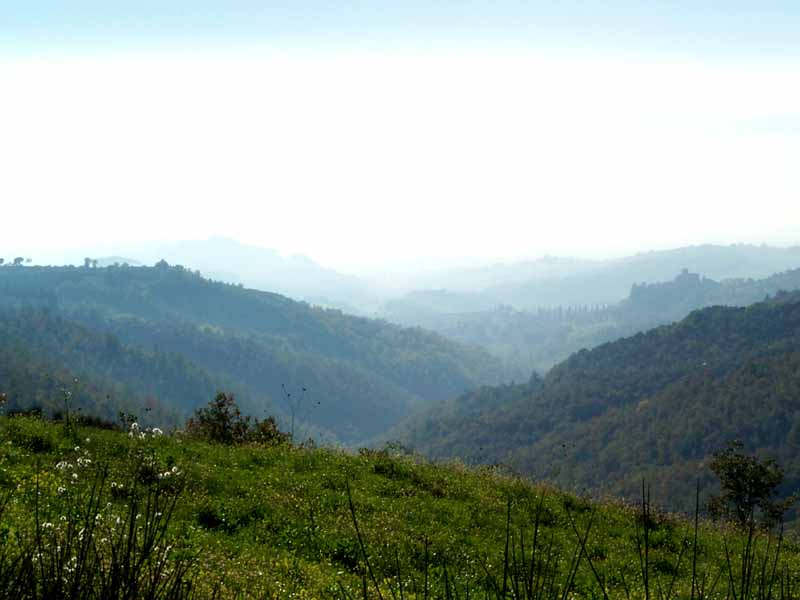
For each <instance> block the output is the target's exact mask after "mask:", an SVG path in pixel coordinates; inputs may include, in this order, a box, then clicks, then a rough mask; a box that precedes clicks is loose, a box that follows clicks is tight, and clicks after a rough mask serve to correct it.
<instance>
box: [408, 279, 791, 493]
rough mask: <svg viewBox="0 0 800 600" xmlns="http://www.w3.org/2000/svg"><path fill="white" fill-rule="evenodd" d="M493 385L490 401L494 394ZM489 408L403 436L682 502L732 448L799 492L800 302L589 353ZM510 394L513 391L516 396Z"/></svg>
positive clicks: (686, 324) (736, 311)
mask: <svg viewBox="0 0 800 600" xmlns="http://www.w3.org/2000/svg"><path fill="white" fill-rule="evenodd" d="M494 389H495V388H488V389H487V390H485V391H484V392H483V395H484V396H487V395H491V394H494V393H495V392H494ZM513 392H514V390H513V389H512V395H513V397H512V398H508V399H506V400H505V401H504V402H502V403H499V404H498V403H497V402H492V403H491V404H490V406H489V407H488V408H486V409H484V410H480V411H477V412H476V411H474V410H460V409H459V403H462V402H465V400H466V399H469V403H470V405H472V406H474V405H476V404H480V399H477V400H476V399H475V398H474V397H472V396H465V397H464V398H462V399H460V400H455V401H451V402H449V403H448V404H446V405H445V407H447V408H444V407H438V408H436V409H431V411H429V412H428V413H426V414H423V415H420V416H418V417H417V418H416V419H414V420H413V421H412V422H411V423H409V424H406V426H405V427H404V428H401V429H398V430H396V431H395V432H394V433H396V434H397V436H398V437H399V438H400V439H401V440H402V441H403V442H404V443H406V444H409V445H411V446H413V447H415V448H418V449H420V450H421V451H423V452H424V453H426V454H427V455H429V456H434V457H452V456H459V457H463V458H465V459H466V460H468V461H471V462H483V463H494V462H504V463H507V464H509V465H510V466H512V467H513V468H515V469H517V470H519V471H521V472H523V473H526V474H530V475H533V476H536V477H544V478H548V479H553V480H556V481H558V482H560V483H561V484H563V485H567V486H571V487H578V488H583V487H585V486H586V487H590V488H592V489H595V490H607V491H613V492H617V493H625V494H630V493H632V492H634V491H635V490H636V489H637V486H638V483H637V482H639V481H640V479H641V477H642V476H643V475H645V474H650V475H654V474H656V473H658V477H657V479H658V480H660V481H669V486H670V487H671V489H672V490H673V493H672V496H673V499H675V498H678V497H679V496H684V497H685V496H686V493H685V492H686V491H687V487H682V484H683V486H690V485H691V482H693V481H694V478H695V476H696V474H697V472H698V471H697V467H698V465H699V464H702V462H703V461H704V460H705V459H706V458H707V457H708V456H709V455H710V454H711V453H712V452H714V451H715V450H718V449H719V448H720V447H721V446H722V445H724V443H725V442H726V441H728V440H731V439H740V440H742V441H743V442H745V444H746V445H747V447H749V448H752V449H757V450H759V451H762V452H767V453H770V454H773V455H777V456H779V457H781V458H782V459H783V460H784V463H785V464H786V466H787V472H788V478H787V489H792V490H798V489H800V446H798V442H799V441H800V293H794V294H780V295H778V296H777V297H776V298H774V299H772V300H770V301H767V302H762V303H758V304H754V305H752V306H750V307H747V308H727V307H713V308H707V309H703V310H699V311H695V312H693V313H692V314H691V315H690V316H689V317H687V318H686V319H684V320H683V321H681V322H679V323H676V324H673V325H668V326H662V327H659V328H657V329H653V330H651V331H648V332H647V333H640V334H637V335H635V336H633V337H630V338H625V339H622V340H619V341H616V342H612V343H608V344H604V345H602V346H599V347H597V348H595V349H594V350H591V351H587V350H584V351H581V352H578V353H577V354H575V355H573V356H572V357H570V358H569V359H568V360H566V361H564V362H563V363H561V364H560V365H558V366H557V367H555V368H554V369H552V370H551V371H550V372H549V373H548V375H547V377H546V378H545V379H544V382H543V383H542V385H541V386H535V387H533V388H526V387H525V386H520V387H519V388H518V389H517V390H516V393H513ZM506 396H508V394H506Z"/></svg>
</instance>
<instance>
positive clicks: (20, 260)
mask: <svg viewBox="0 0 800 600" xmlns="http://www.w3.org/2000/svg"><path fill="white" fill-rule="evenodd" d="M23 262H25V259H24V258H23V257H22V256H18V257H16V258H15V259H14V266H15V267H19V266H21V265H22V263H23Z"/></svg>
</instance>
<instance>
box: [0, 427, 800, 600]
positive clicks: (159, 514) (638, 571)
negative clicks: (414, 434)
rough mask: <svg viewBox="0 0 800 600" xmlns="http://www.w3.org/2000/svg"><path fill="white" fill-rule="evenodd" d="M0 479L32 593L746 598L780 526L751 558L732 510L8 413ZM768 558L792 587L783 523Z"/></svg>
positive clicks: (408, 459) (10, 545) (12, 549)
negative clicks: (669, 508) (682, 508)
mask: <svg viewBox="0 0 800 600" xmlns="http://www.w3.org/2000/svg"><path fill="white" fill-rule="evenodd" d="M0 487H1V488H2V490H3V492H4V494H3V497H4V498H5V500H4V502H2V503H0V534H2V535H3V539H4V541H5V543H4V545H3V546H2V547H0V597H2V598H6V597H11V596H12V595H13V596H14V597H16V598H20V597H26V596H24V595H22V594H21V593H18V592H15V588H14V582H15V581H16V582H17V583H19V581H20V578H19V577H18V575H19V573H23V575H24V574H25V573H26V571H25V565H26V564H29V565H33V567H34V568H33V570H31V571H30V572H28V575H27V576H26V577H25V578H24V579H22V587H24V588H25V589H29V588H30V587H32V586H37V585H38V586H39V588H41V589H39V596H38V597H42V596H44V597H57V596H58V595H59V593H61V592H62V591H63V590H64V589H65V588H67V589H68V588H69V587H70V586H72V585H75V586H76V587H75V588H74V589H75V590H80V593H81V594H82V595H81V597H85V596H87V595H88V594H89V592H88V590H90V589H95V587H97V586H100V585H101V584H103V583H104V582H105V584H106V585H108V586H109V587H113V585H112V584H114V581H117V582H118V583H117V584H115V585H118V587H119V586H122V587H124V586H125V585H131V586H133V585H136V586H138V588H137V589H138V590H139V592H137V594H139V593H141V594H143V593H144V591H145V590H146V589H150V588H151V587H152V586H153V585H154V584H152V582H153V581H156V582H162V583H163V586H172V587H169V588H167V591H164V592H162V593H161V594H160V595H159V594H157V593H155V594H153V597H159V598H160V597H195V598H207V597H212V596H213V595H215V594H216V597H226V598H227V597H237V595H238V597H247V598H251V597H263V598H309V599H310V598H346V597H353V598H364V597H367V598H379V597H382V598H389V597H392V598H427V597H431V598H447V597H453V598H456V597H457V598H467V597H470V598H473V597H477V598H495V599H496V598H556V597H558V598H566V597H581V598H584V597H585V598H591V597H602V596H603V593H604V592H605V593H606V594H608V596H609V597H612V598H621V597H626V596H630V597H644V596H645V595H646V594H647V593H649V594H652V597H656V594H657V590H660V591H659V592H658V595H659V597H664V598H675V597H682V598H688V597H690V596H691V595H694V597H736V598H742V597H744V598H751V597H757V596H758V595H759V594H763V595H764V597H766V592H767V588H768V587H769V585H770V584H769V580H771V579H773V566H772V565H773V559H775V544H774V540H773V543H772V544H771V545H770V546H769V547H768V546H767V545H766V538H765V537H763V536H761V535H760V534H758V535H757V543H756V545H755V547H754V548H755V553H754V554H752V563H749V562H748V559H745V560H744V561H743V559H742V557H741V554H740V552H741V551H742V550H743V548H744V546H743V544H746V541H747V540H746V538H743V537H742V536H741V535H740V534H739V533H736V532H735V531H734V530H732V529H729V528H726V527H721V526H717V525H712V524H709V523H705V522H701V523H700V526H699V528H698V531H697V537H696V538H695V533H694V530H693V524H692V522H691V520H690V519H684V518H681V517H678V516H674V515H669V514H665V513H659V512H657V511H652V510H647V512H642V511H643V509H642V508H641V507H639V508H637V507H635V506H624V505H621V504H614V503H603V504H595V503H591V502H588V501H586V500H583V499H580V498H577V497H575V496H571V495H568V494H564V493H562V492H559V491H558V490H556V489H553V488H548V487H543V486H537V485H533V484H530V483H526V482H524V481H521V480H519V479H516V478H514V477H510V476H507V475H503V474H502V473H500V472H498V471H497V470H494V469H483V470H476V471H473V470H469V469H465V468H464V467H462V466H459V465H458V464H454V465H432V464H427V463H425V462H421V461H420V460H418V459H416V458H414V457H412V456H408V455H401V454H397V453H394V452H391V451H388V450H386V451H362V452H360V453H358V454H357V455H355V454H345V453H342V452H336V451H331V450H325V449H317V448H309V447H297V446H293V445H290V444H288V443H280V444H275V445H256V444H246V445H243V446H237V447H231V446H222V445H217V444H213V443H208V442H205V441H202V440H197V439H194V438H192V437H190V436H188V435H187V434H176V435H158V432H155V433H153V432H145V431H141V430H139V429H137V428H135V427H134V428H132V430H131V435H128V434H126V433H125V432H124V431H123V432H116V431H108V430H100V429H94V428H88V427H71V428H68V427H67V426H66V425H65V424H63V423H62V424H58V423H47V422H44V421H41V420H38V419H32V418H27V417H25V418H23V417H15V418H13V419H9V418H0ZM646 508H647V506H645V509H646ZM137 515H138V516H137ZM37 523H38V527H37ZM37 531H38V534H39V538H38V546H35V547H34V551H33V553H32V554H25V549H26V548H27V547H29V546H28V544H29V543H31V541H33V543H34V544H36V543H37V541H36V540H37V537H36V535H34V532H37ZM645 540H646V541H645ZM726 547H727V548H728V550H729V552H730V564H729V563H728V560H727V559H726V554H725V548H726ZM36 548H38V549H36ZM56 548H57V551H54V550H55V549H56ZM752 548H753V547H751V549H752ZM126 549H127V550H126ZM121 550H126V551H125V552H122V551H121ZM128 551H129V552H128ZM20 556H22V559H21V560H20V561H19V562H14V559H15V558H19V557H20ZM640 558H641V559H642V561H643V562H642V564H640ZM26 561H27V562H26ZM134 562H135V563H136V564H138V565H139V567H138V570H136V571H125V570H124V569H122V568H120V569H119V571H114V570H113V567H114V566H115V565H116V566H118V567H121V566H123V565H126V564H127V565H129V566H130V564H132V563H134ZM643 564H646V568H643V566H642V565H643ZM742 564H751V568H750V571H749V573H750V576H749V579H748V576H747V570H745V577H744V579H743V578H742V568H741V567H742ZM775 564H777V566H778V568H777V569H775V570H774V582H773V583H772V591H773V592H774V596H773V597H784V595H783V594H782V593H781V592H783V591H784V588H786V586H787V585H789V584H796V583H797V581H796V580H797V577H798V575H797V573H798V568H800V547H798V545H797V542H796V540H795V538H794V536H793V535H788V537H786V539H784V540H783V544H782V546H781V550H780V556H778V557H777V562H776V563H775ZM753 565H755V567H756V568H752V566H753ZM90 567H91V568H90ZM762 567H763V569H764V570H763V572H762V571H761V569H762ZM53 568H55V570H52V569H53ZM15 569H17V571H15ZM784 569H785V570H784ZM113 572H116V573H117V579H116V580H113V578H110V579H105V577H106V576H107V575H109V574H110V573H113ZM693 572H694V573H695V577H694V586H693V577H692V573H693ZM15 573H16V576H15ZM153 573H160V574H159V575H158V576H157V577H156V579H155V580H154V579H152V578H150V577H151V576H152V575H153ZM15 577H16V579H15ZM181 581H182V582H183V584H181V583H180V582H181ZM645 581H646V582H647V583H646V584H645ZM743 581H744V582H745V584H746V583H747V581H749V585H750V591H749V592H747V591H746V590H743V589H742V584H743ZM731 582H732V583H733V585H734V586H735V587H734V588H731V587H730V585H731ZM162 583H159V585H162ZM187 584H191V589H189V588H188V587H187ZM47 585H51V587H50V588H49V589H48V588H47V587H46V586H47ZM26 586H27V587H26ZM645 587H647V592H646V591H645ZM693 587H694V588H695V590H694V594H692V588H693ZM701 587H702V588H703V594H702V595H700V596H698V590H699V589H700V588H701ZM744 587H747V585H745V586H744ZM732 589H733V590H734V591H735V593H736V595H735V596H734V593H733V592H732ZM793 589H794V588H792V590H793ZM169 590H171V592H170V591H169ZM57 592H58V593H57ZM178 592H180V593H178ZM63 597H76V596H74V595H73V596H70V595H69V594H64V596H63ZM114 597H117V596H114ZM120 597H121V596H120ZM786 597H793V595H788V596H786Z"/></svg>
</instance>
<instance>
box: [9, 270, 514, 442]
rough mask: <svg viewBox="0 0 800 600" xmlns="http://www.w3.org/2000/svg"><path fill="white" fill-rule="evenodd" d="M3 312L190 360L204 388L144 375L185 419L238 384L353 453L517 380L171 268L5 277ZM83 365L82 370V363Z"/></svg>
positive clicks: (405, 332)
mask: <svg viewBox="0 0 800 600" xmlns="http://www.w3.org/2000/svg"><path fill="white" fill-rule="evenodd" d="M2 306H6V307H7V308H11V309H16V308H19V307H21V306H32V307H36V306H39V307H46V308H48V309H49V310H50V311H51V313H53V314H57V315H59V316H60V317H62V318H63V320H64V321H70V322H77V323H80V324H81V325H82V326H83V327H84V328H85V329H87V330H89V331H91V332H92V333H91V334H90V335H95V334H98V335H100V334H102V335H105V334H110V335H112V336H113V338H114V339H115V340H117V341H118V342H119V344H120V345H121V346H123V347H125V348H129V349H131V350H132V351H135V352H140V353H144V354H146V355H148V356H151V357H152V356H159V357H161V356H166V355H168V356H175V355H177V356H180V357H181V359H182V360H184V361H185V363H186V367H185V369H187V370H192V371H196V372H197V377H198V378H199V379H203V380H204V382H197V383H196V384H192V386H193V387H192V386H187V385H184V384H182V383H177V382H170V385H172V386H173V387H172V388H170V389H166V388H165V387H163V386H161V387H159V386H158V385H156V384H157V383H158V382H159V379H158V377H151V376H149V375H148V374H147V373H146V372H145V371H144V370H140V371H139V372H138V375H137V376H139V377H140V378H143V379H145V380H149V381H151V382H152V384H153V386H155V387H154V388H153V390H151V392H148V394H150V395H153V396H155V397H156V398H157V399H158V400H159V401H160V402H161V404H163V405H164V406H165V407H166V408H168V409H174V410H177V411H178V412H181V411H182V414H184V415H185V414H186V410H187V409H191V408H193V407H196V406H199V405H202V404H203V403H204V402H206V401H207V400H208V398H209V395H208V394H207V393H206V390H207V389H208V388H209V385H210V386H211V387H214V386H222V385H227V383H226V382H232V381H233V382H235V387H236V389H237V390H238V393H239V394H240V395H241V396H242V404H243V406H245V407H246V408H247V409H248V410H250V411H252V412H254V413H256V414H263V411H264V410H270V411H271V412H276V411H282V413H284V414H288V413H291V412H294V413H296V415H295V416H296V417H297V418H298V420H300V421H304V422H306V423H309V424H311V425H313V426H315V427H321V428H323V429H325V430H328V431H331V432H333V434H334V435H335V436H336V437H338V438H339V439H340V440H342V441H345V442H351V443H352V442H357V441H358V440H361V439H365V438H366V437H369V436H372V435H375V434H377V433H380V432H381V431H384V430H385V429H386V428H388V427H390V426H391V425H392V424H394V423H396V422H397V420H399V419H400V418H402V417H404V416H405V415H407V414H409V413H410V411H411V410H412V409H413V408H415V407H418V406H421V405H423V404H424V403H425V402H429V401H432V400H438V399H443V398H447V397H450V396H453V395H456V394H458V393H461V392H463V391H465V390H467V389H470V388H472V387H475V386H477V385H480V384H485V383H499V382H501V381H503V380H504V379H506V377H507V376H508V375H509V374H508V373H505V372H504V371H503V369H502V368H501V366H500V363H499V361H498V360H497V359H494V358H492V357H490V356H489V355H488V354H486V353H485V352H484V351H482V350H479V349H477V348H471V347H466V346H463V345H460V344H458V343H455V342H451V341H448V340H445V339H444V338H442V337H440V336H438V335H436V334H432V333H428V332H424V331H422V330H419V329H405V328H402V327H399V326H395V325H390V324H388V323H385V322H382V321H375V320H370V319H364V318H357V317H351V316H348V315H345V314H343V313H341V312H340V311H335V310H324V309H321V308H315V307H312V306H309V305H307V304H305V303H300V302H295V301H293V300H290V299H288V298H285V297H283V296H280V295H277V294H270V293H266V292H259V291H255V290H248V289H244V288H242V287H239V286H233V285H226V284H222V283H218V282H213V281H210V280H207V279H204V278H202V277H200V276H199V274H197V273H194V272H191V271H188V270H186V269H184V268H182V267H169V266H167V265H166V264H164V263H162V264H160V265H159V266H157V267H151V268H148V267H119V266H113V267H107V268H74V267H55V268H38V267H30V268H29V267H5V268H2V269H0V307H2ZM20 335H23V337H24V330H20ZM21 341H24V340H21ZM93 348H94V349H95V350H98V353H97V355H95V356H94V357H87V358H86V359H85V360H86V361H87V364H86V366H85V369H84V371H85V372H86V373H87V375H88V376H91V375H93V374H95V375H98V376H105V375H106V374H107V373H110V372H111V371H110V370H109V369H111V367H109V366H108V365H107V364H105V363H106V362H107V361H108V360H109V357H107V356H106V355H105V353H103V352H102V348H99V347H98V346H96V345H95V346H93ZM49 349H50V350H54V346H53V345H52V344H51V345H50V347H49ZM87 351H88V352H89V354H91V353H92V351H93V350H92V349H91V348H90V349H87ZM73 358H75V360H76V361H77V360H79V359H78V358H77V353H75V355H74V356H73ZM159 360H161V359H159ZM65 365H66V366H67V367H69V368H73V367H74V366H75V363H74V362H72V363H70V362H67V363H65ZM142 368H144V367H142ZM180 368H184V367H180ZM112 370H113V369H112ZM173 384H174V385H173ZM176 386H177V387H181V386H182V387H183V388H184V389H183V391H182V392H180V393H178V391H177V389H176ZM303 388H305V390H306V392H303V391H302V390H303ZM200 391H202V392H203V393H202V394H201V393H200ZM288 394H292V397H291V398H289V396H288ZM31 395H35V390H31ZM301 398H302V400H301ZM306 431H311V430H306Z"/></svg>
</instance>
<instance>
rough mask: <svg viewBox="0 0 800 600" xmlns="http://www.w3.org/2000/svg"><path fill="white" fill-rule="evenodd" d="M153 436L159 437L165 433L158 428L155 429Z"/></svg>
mask: <svg viewBox="0 0 800 600" xmlns="http://www.w3.org/2000/svg"><path fill="white" fill-rule="evenodd" d="M153 435H154V436H156V437H158V436H159V435H164V432H163V431H161V430H160V429H159V428H158V427H153Z"/></svg>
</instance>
